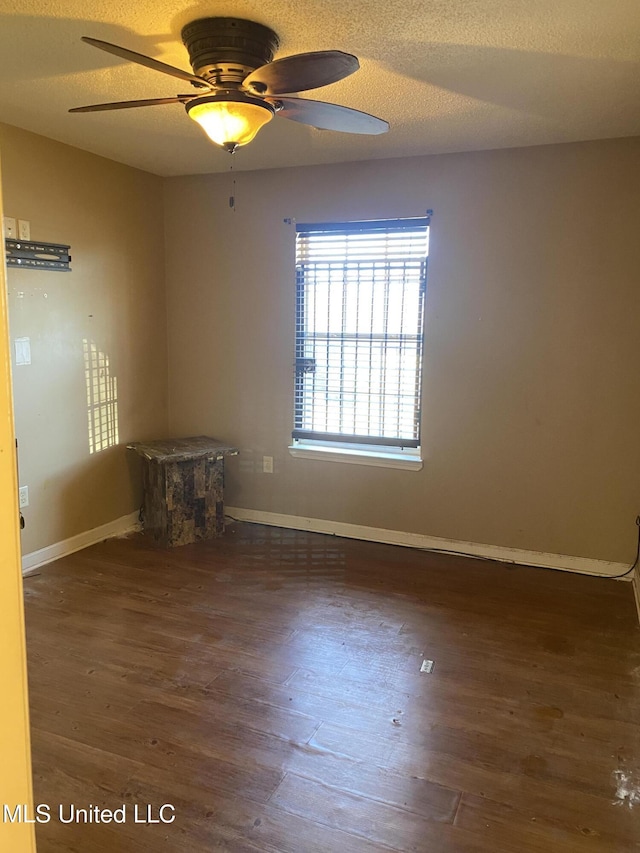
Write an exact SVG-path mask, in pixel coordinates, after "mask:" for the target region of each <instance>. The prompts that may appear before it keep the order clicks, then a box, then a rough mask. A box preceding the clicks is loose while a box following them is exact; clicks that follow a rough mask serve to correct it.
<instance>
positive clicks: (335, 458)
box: [289, 445, 423, 471]
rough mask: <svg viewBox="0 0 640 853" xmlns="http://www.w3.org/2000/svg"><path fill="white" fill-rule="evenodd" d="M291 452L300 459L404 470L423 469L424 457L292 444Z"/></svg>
mask: <svg viewBox="0 0 640 853" xmlns="http://www.w3.org/2000/svg"><path fill="white" fill-rule="evenodd" d="M289 453H290V454H291V455H292V456H294V457H296V458H298V459H315V460H316V461H321V462H344V463H346V464H348V465H370V466H372V467H374V468H399V469H402V470H404V471H421V470H422V467H423V462H422V459H419V458H418V457H417V456H413V457H411V456H405V455H403V454H401V453H385V452H376V451H374V450H352V449H349V450H347V449H343V448H340V447H301V446H300V445H291V446H290V447H289Z"/></svg>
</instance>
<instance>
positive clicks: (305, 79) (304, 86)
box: [243, 50, 360, 95]
mask: <svg viewBox="0 0 640 853" xmlns="http://www.w3.org/2000/svg"><path fill="white" fill-rule="evenodd" d="M358 68H360V63H359V62H358V58H357V57H356V56H352V55H351V54H350V53H343V52H342V51H340V50H318V51H314V52H313V53H296V54H294V55H293V56H285V57H284V59H276V60H275V62H269V63H267V65H263V66H262V67H261V68H256V70H255V71H252V72H251V74H249V76H248V77H246V78H245V80H244V83H243V85H244V86H245V87H246V88H249V89H251V90H253V91H254V92H256V93H257V94H259V95H285V94H287V93H288V92H306V91H307V90H308V89H319V88H320V87H321V86H328V85H329V84H330V83H335V82H336V81H337V80H342V79H343V77H348V76H349V74H353V72H354V71H357V70H358Z"/></svg>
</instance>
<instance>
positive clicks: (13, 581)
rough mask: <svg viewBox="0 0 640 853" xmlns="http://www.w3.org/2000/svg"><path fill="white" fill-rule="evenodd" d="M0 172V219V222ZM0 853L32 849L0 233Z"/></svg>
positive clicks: (1, 240) (23, 852)
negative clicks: (18, 808)
mask: <svg viewBox="0 0 640 853" xmlns="http://www.w3.org/2000/svg"><path fill="white" fill-rule="evenodd" d="M1 182H2V178H1V175H0V222H1V221H2V219H1V216H2V192H1V186H2V184H1ZM0 244H1V245H0V694H1V698H0V853H34V851H35V849H36V843H35V833H34V827H33V824H31V823H27V822H24V821H20V822H18V821H17V820H14V822H11V821H10V820H9V819H8V817H7V809H5V808H4V807H5V805H6V806H7V807H8V810H9V811H10V812H11V813H12V815H15V814H16V812H15V806H16V805H18V804H21V805H22V806H23V807H24V808H23V809H22V811H21V812H20V813H19V814H20V815H21V816H27V817H28V819H30V820H32V819H33V792H32V786H31V747H30V740H29V704H28V693H27V665H26V643H25V630H24V610H23V598H22V567H21V558H20V529H19V508H18V482H17V476H16V441H15V432H14V425H13V394H12V388H11V358H10V349H9V322H8V313H7V283H6V268H5V257H4V237H2V238H0Z"/></svg>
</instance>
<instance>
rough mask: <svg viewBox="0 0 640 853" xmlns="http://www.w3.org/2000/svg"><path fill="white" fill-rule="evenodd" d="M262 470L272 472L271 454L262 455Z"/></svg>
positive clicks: (267, 472) (265, 472)
mask: <svg viewBox="0 0 640 853" xmlns="http://www.w3.org/2000/svg"><path fill="white" fill-rule="evenodd" d="M262 472H263V473H264V474H273V456H263V457H262Z"/></svg>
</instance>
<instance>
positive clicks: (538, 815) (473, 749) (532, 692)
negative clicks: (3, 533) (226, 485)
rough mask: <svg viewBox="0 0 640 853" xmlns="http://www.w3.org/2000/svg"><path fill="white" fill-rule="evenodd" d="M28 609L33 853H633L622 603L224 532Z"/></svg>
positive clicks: (638, 768) (485, 571)
mask: <svg viewBox="0 0 640 853" xmlns="http://www.w3.org/2000/svg"><path fill="white" fill-rule="evenodd" d="M25 596H26V618H27V641H28V664H29V679H30V701H31V723H32V750H33V764H34V787H35V798H36V803H44V804H49V805H50V806H51V809H52V811H51V820H50V822H49V823H46V824H44V823H43V824H38V825H37V827H36V832H37V840H38V851H39V853H72V852H73V853H129V851H131V853H133V851H135V853H145V851H149V853H152V851H153V853H157V851H167V853H174V851H175V853H182V851H185V852H186V851H189V853H200V851H211V850H219V851H228V853H266V851H268V852H269V853H365V851H366V853H381V852H382V851H424V853H489V851H491V853H595V852H596V851H598V853H600V851H601V852H602V853H626V851H636V853H637V851H640V630H639V629H638V625H637V619H636V614H635V608H634V602H633V593H632V589H631V585H630V584H627V583H621V582H615V581H607V580H600V579H595V578H586V577H578V576H575V575H569V574H563V573H559V572H551V571H543V570H538V569H530V568H522V567H511V566H505V565H501V564H496V563H491V562H487V561H480V560H470V559H464V558H458V557H453V556H444V555H433V554H428V553H424V552H418V551H412V550H409V549H405V548H397V547H393V546H385V545H375V544H371V543H364V542H356V541H353V540H346V539H339V538H336V537H331V536H323V535H320V534H313V533H303V532H296V531H288V530H281V529H278V528H267V527H261V526H259V525H249V524H239V523H236V524H233V525H231V526H230V527H229V528H228V529H227V533H226V534H225V536H224V537H223V538H221V539H218V540H213V541H210V542H203V543H198V544H196V545H189V546H186V547H182V548H176V549H173V550H170V551H164V550H158V549H156V548H155V547H153V546H152V545H150V544H149V543H148V542H147V541H146V540H145V539H144V537H142V536H135V537H132V538H129V539H114V540H110V541H108V542H105V543H102V544H100V545H96V546H94V547H92V548H89V549H87V550H85V551H82V552H79V553H77V554H74V555H72V556H70V557H67V558H65V559H62V560H59V561H58V562H57V563H55V564H52V565H50V566H47V567H45V568H43V569H41V570H40V571H39V572H38V574H36V575H32V576H30V577H27V578H26V579H25ZM423 658H429V659H432V660H434V661H435V668H434V670H433V672H432V673H431V674H429V675H426V674H422V673H420V671H419V670H420V664H421V663H422V660H423ZM634 792H635V793H634ZM165 803H166V804H171V805H172V806H173V807H174V808H175V820H174V821H173V822H172V823H156V824H149V825H147V824H145V823H135V822H134V812H133V809H134V805H137V806H138V807H139V810H138V818H139V819H140V818H141V817H142V819H144V818H145V817H146V816H147V806H148V805H150V806H152V808H153V812H152V815H153V817H154V818H156V819H157V818H158V814H157V810H158V809H159V807H160V806H162V805H163V804H165ZM71 804H74V805H75V806H76V807H77V808H88V807H89V806H99V807H100V809H117V808H121V807H122V806H123V805H124V806H125V807H126V809H125V812H124V815H125V817H126V822H124V823H117V824H116V823H113V822H112V823H83V822H79V823H62V822H61V821H60V820H59V819H58V818H59V813H58V806H59V805H62V806H63V816H64V817H68V816H69V807H70V805H71ZM164 814H165V816H166V817H169V816H170V814H171V813H170V812H169V811H165V813H164Z"/></svg>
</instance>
